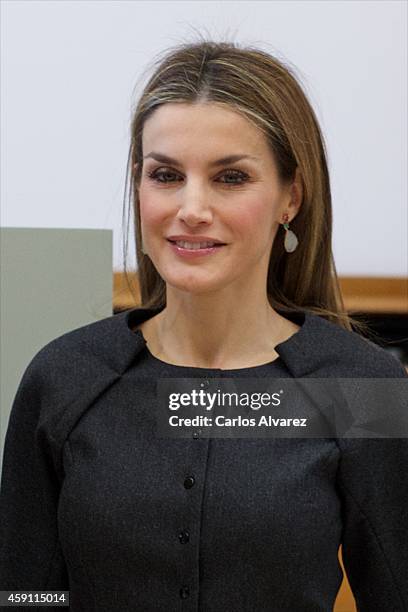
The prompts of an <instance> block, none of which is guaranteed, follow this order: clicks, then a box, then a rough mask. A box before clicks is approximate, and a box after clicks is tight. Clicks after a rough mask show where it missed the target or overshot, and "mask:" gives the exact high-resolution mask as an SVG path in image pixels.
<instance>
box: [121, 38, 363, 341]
mask: <svg viewBox="0 0 408 612" xmlns="http://www.w3.org/2000/svg"><path fill="white" fill-rule="evenodd" d="M285 64H286V63H285ZM285 64H284V63H283V62H282V61H280V60H278V59H277V58H276V57H274V56H272V55H270V54H269V53H267V52H265V51H263V50H261V49H259V48H257V47H253V46H246V47H245V48H242V47H240V46H239V44H237V43H235V42H223V41H221V42H214V41H212V40H208V39H203V38H202V37H200V39H199V40H198V41H195V42H187V43H179V44H178V45H176V46H175V47H171V48H170V50H167V51H166V52H165V55H164V57H161V58H159V60H157V61H156V62H155V63H154V67H155V69H154V72H153V74H152V76H151V77H150V79H149V80H148V82H147V84H146V85H145V87H144V89H143V91H142V93H141V95H140V97H139V99H138V102H137V104H136V106H135V109H134V111H133V112H132V120H131V145H130V151H129V159H128V174H127V178H128V175H129V165H130V177H131V180H130V192H129V193H130V196H131V201H132V205H133V216H134V232H135V243H136V260H137V267H138V271H137V274H138V281H139V287H140V295H141V306H142V307H145V308H154V307H159V306H164V305H165V303H166V284H165V281H164V280H163V279H162V278H161V276H160V274H159V273H158V271H157V270H156V268H155V266H154V265H153V262H152V261H151V259H150V258H149V257H148V255H146V254H144V253H142V251H141V250H140V246H141V224H140V205H139V186H140V181H141V174H142V169H143V150H142V133H143V126H144V123H145V121H146V120H147V119H148V118H149V117H150V116H151V115H152V113H154V111H155V110H156V109H157V108H159V107H160V106H162V105H163V104H167V103H183V104H186V103H188V104H197V103H216V104H218V105H221V106H224V107H226V108H227V109H229V110H234V111H235V112H237V113H239V114H241V115H242V116H243V117H245V118H246V119H247V120H248V121H250V122H251V123H252V124H253V125H254V126H255V127H257V128H258V129H259V130H261V131H262V132H263V134H264V135H265V138H266V141H267V144H268V146H269V148H270V151H271V153H272V155H273V158H274V160H275V163H276V167H277V171H278V177H279V179H280V180H281V182H282V184H287V183H291V182H292V181H293V180H294V178H295V172H296V168H299V172H300V176H301V180H302V185H303V200H302V204H301V207H300V209H299V211H298V213H297V215H296V216H295V218H294V219H293V220H292V222H291V225H290V227H291V229H292V230H293V231H294V232H295V234H296V235H297V237H298V239H299V244H298V247H297V249H296V250H295V251H294V252H292V253H287V252H286V251H285V249H284V233H285V230H284V228H283V225H280V227H279V231H278V232H277V234H276V236H275V239H274V242H273V246H272V250H271V255H270V259H269V267H268V274H267V295H268V299H269V302H270V304H271V306H272V307H273V308H275V309H277V310H280V311H283V313H284V312H289V311H293V310H296V311H308V312H311V313H314V314H317V315H320V316H322V317H324V318H326V319H328V320H331V321H333V322H336V323H338V324H339V325H341V326H343V327H344V328H346V329H349V330H352V329H353V327H354V328H355V330H356V331H357V332H359V333H363V332H367V328H366V326H365V324H364V323H362V322H361V321H357V320H355V319H354V318H352V317H351V316H350V315H348V314H347V312H346V311H345V308H344V303H343V299H342V296H341V292H340V288H339V282H338V277H337V273H336V268H335V264H334V259H333V253H332V201H331V191H330V179H329V171H328V164H327V158H326V145H325V142H324V139H323V135H322V132H321V129H320V127H319V123H318V120H317V118H316V115H315V112H314V110H313V108H312V106H311V104H310V102H309V101H308V99H307V97H306V94H305V93H304V91H303V89H302V87H301V85H300V84H299V82H298V80H297V78H296V77H295V75H294V69H292V68H290V67H288V66H287V65H285ZM134 164H137V166H136V167H135V166H134ZM125 199H126V190H125ZM130 206H131V204H129V213H128V216H129V214H130ZM124 216H125V212H124ZM125 258H126V254H125ZM125 274H126V261H125Z"/></svg>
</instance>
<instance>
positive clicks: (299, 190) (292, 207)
mask: <svg viewBox="0 0 408 612" xmlns="http://www.w3.org/2000/svg"><path fill="white" fill-rule="evenodd" d="M302 202H303V179H302V175H301V174H300V171H299V168H296V175H295V178H294V180H293V183H292V185H291V186H290V202H289V205H288V214H289V221H293V219H294V218H295V217H296V215H297V214H298V212H299V210H300V207H301V205H302Z"/></svg>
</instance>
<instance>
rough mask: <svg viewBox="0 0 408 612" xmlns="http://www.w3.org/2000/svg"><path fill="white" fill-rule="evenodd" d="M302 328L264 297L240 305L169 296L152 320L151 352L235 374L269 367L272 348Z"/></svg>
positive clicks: (247, 299) (204, 297) (175, 294)
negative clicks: (231, 370) (264, 365)
mask: <svg viewBox="0 0 408 612" xmlns="http://www.w3.org/2000/svg"><path fill="white" fill-rule="evenodd" d="M297 329H298V326H296V325H295V324H294V323H291V322H290V321H288V320H287V319H285V318H284V317H282V316H281V315H279V314H278V313H277V312H276V311H275V310H274V309H273V308H272V307H271V306H270V304H269V301H268V299H267V296H266V295H263V296H257V295H256V294H250V295H248V296H246V297H245V299H244V298H242V299H241V300H240V302H239V303H237V299H236V298H235V297H234V299H233V300H232V299H231V300H227V299H225V300H220V299H219V296H218V298H217V299H215V297H214V296H211V295H208V294H206V295H202V294H201V295H194V294H191V293H187V292H183V293H181V292H174V291H171V290H170V291H169V290H168V291H167V296H166V307H165V308H164V309H163V311H162V312H160V313H159V314H158V315H156V316H155V317H153V318H152V319H151V323H150V326H149V335H150V340H148V344H149V347H150V348H151V350H152V353H153V354H154V355H155V356H156V357H158V358H160V359H162V360H163V361H167V362H170V363H175V364H177V365H184V364H187V365H190V366H192V367H204V368H222V369H227V368H228V369H233V368H238V367H251V366H255V365H260V364H262V363H267V362H268V361H272V360H274V359H276V358H277V357H278V354H277V353H276V351H275V350H274V347H275V346H276V344H278V343H279V342H282V341H283V340H284V339H286V338H287V337H289V336H290V335H292V334H293V333H294V332H295V331H297Z"/></svg>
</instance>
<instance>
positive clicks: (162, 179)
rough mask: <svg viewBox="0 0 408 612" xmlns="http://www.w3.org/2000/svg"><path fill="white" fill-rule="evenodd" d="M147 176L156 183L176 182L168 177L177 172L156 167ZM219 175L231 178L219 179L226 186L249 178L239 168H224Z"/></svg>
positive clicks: (243, 181)
mask: <svg viewBox="0 0 408 612" xmlns="http://www.w3.org/2000/svg"><path fill="white" fill-rule="evenodd" d="M147 176H148V177H149V179H151V180H152V181H155V182H156V183H161V184H167V183H175V182H176V181H174V180H168V177H174V176H177V173H176V172H173V171H172V170H170V169H167V168H164V169H163V168H162V169H157V170H153V171H151V172H148V173H147ZM166 177H167V178H166ZM221 177H226V178H227V179H233V182H230V181H229V180H228V181H227V182H224V181H221V183H223V184H224V185H226V186H227V187H234V186H235V185H242V184H244V183H246V182H247V181H248V179H249V176H248V174H246V172H241V170H232V169H228V170H225V171H224V172H223V173H222V174H221Z"/></svg>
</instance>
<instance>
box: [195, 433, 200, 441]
mask: <svg viewBox="0 0 408 612" xmlns="http://www.w3.org/2000/svg"><path fill="white" fill-rule="evenodd" d="M199 437H200V434H199V433H198V431H195V432H194V433H193V438H194V440H197V438H199Z"/></svg>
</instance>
